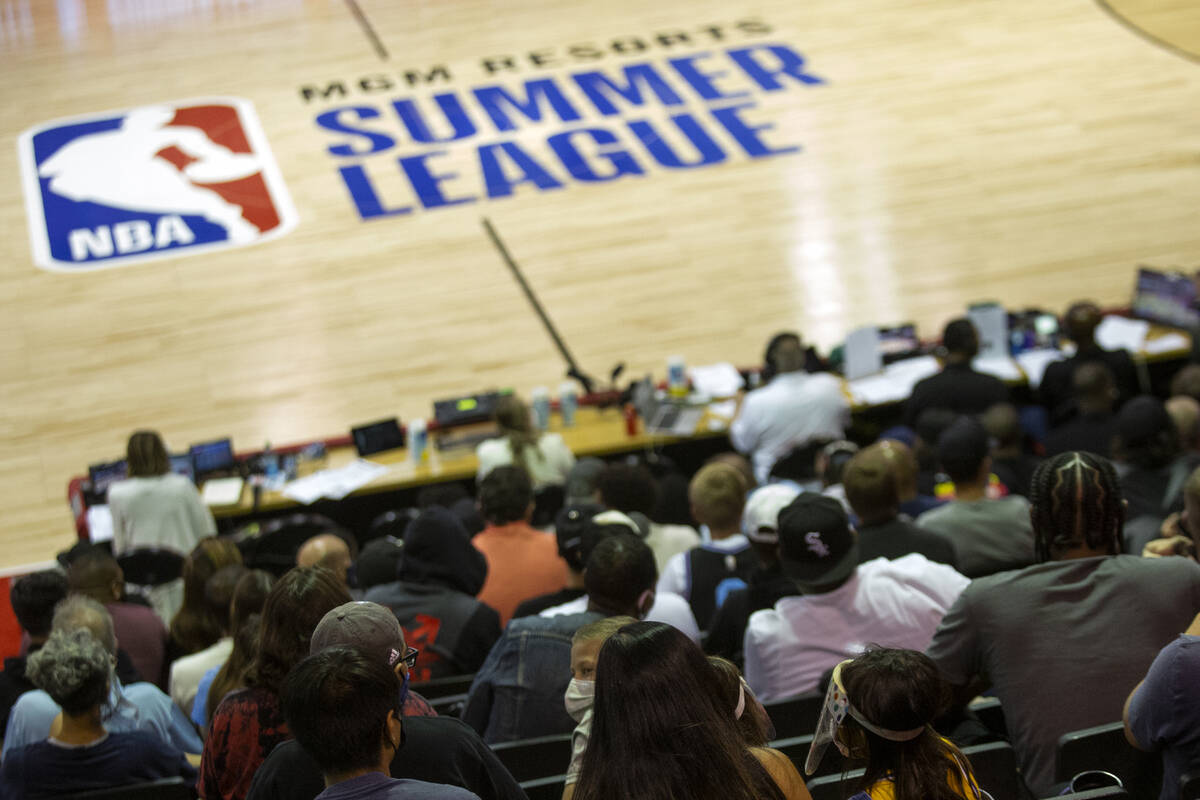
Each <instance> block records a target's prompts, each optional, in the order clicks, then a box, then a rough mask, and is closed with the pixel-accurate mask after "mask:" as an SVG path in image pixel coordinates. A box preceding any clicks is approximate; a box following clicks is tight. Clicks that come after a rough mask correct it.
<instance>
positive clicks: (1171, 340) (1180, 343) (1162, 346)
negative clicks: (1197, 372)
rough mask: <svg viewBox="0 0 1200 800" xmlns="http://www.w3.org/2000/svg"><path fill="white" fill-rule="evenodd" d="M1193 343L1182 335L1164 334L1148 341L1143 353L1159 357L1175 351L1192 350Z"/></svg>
mask: <svg viewBox="0 0 1200 800" xmlns="http://www.w3.org/2000/svg"><path fill="white" fill-rule="evenodd" d="M1191 347H1192V341H1191V339H1189V338H1188V337H1187V336H1185V335H1184V334H1182V333H1164V334H1163V335H1162V336H1159V337H1157V338H1155V339H1150V340H1148V341H1147V342H1146V343H1145V344H1143V345H1142V352H1143V353H1146V354H1147V355H1152V356H1154V355H1159V354H1160V353H1170V352H1173V351H1175V350H1190V349H1191Z"/></svg>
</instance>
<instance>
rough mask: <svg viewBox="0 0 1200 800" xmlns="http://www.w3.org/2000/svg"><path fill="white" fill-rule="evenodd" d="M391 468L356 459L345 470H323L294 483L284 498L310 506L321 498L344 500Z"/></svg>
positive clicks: (287, 487)
mask: <svg viewBox="0 0 1200 800" xmlns="http://www.w3.org/2000/svg"><path fill="white" fill-rule="evenodd" d="M390 469H391V468H390V467H387V466H384V465H383V464H376V463H375V462H374V461H367V460H366V459H365V458H359V459H356V460H354V461H352V462H350V463H349V464H347V465H346V466H344V467H339V468H337V469H323V470H321V471H320V472H314V473H313V474H312V475H309V476H307V477H304V478H301V479H299V480H295V481H292V482H291V483H289V484H288V485H287V486H285V487H284V488H283V495H284V497H290V498H291V499H292V500H295V501H296V502H297V503H303V504H304V505H308V504H309V503H312V502H315V501H317V500H319V499H321V498H322V497H328V498H329V499H331V500H341V499H342V498H343V497H345V496H346V495H348V494H350V493H351V492H353V491H354V490H355V489H361V488H362V487H364V486H366V485H367V484H368V483H370V482H371V481H373V480H375V479H376V478H378V477H379V476H380V475H383V474H384V473H386V472H388V471H389V470H390Z"/></svg>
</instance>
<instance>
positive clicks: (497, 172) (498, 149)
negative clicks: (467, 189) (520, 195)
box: [479, 142, 562, 197]
mask: <svg viewBox="0 0 1200 800" xmlns="http://www.w3.org/2000/svg"><path fill="white" fill-rule="evenodd" d="M500 153H503V154H504V155H505V156H507V157H508V160H509V161H511V162H512V163H513V164H515V165H516V167H517V168H518V169H520V170H521V174H520V175H519V176H517V177H513V178H510V177H508V175H506V174H505V170H504V165H503V164H502V163H501V161H500ZM479 166H480V167H481V168H482V170H483V182H484V184H485V185H486V186H487V194H488V197H508V196H509V195H511V194H512V193H513V187H514V186H519V185H521V184H522V183H532V184H533V185H534V186H536V187H538V188H539V189H541V190H542V191H545V190H547V189H561V188H562V184H561V183H559V181H558V179H557V178H555V177H554V176H553V175H551V174H550V173H549V172H548V171H546V168H545V167H543V166H542V165H541V164H539V163H538V162H537V161H535V160H534V159H533V157H532V156H531V155H529V154H528V153H526V152H525V151H524V150H522V149H521V147H520V145H518V144H517V143H516V142H500V143H499V144H485V145H483V146H482V147H480V148H479Z"/></svg>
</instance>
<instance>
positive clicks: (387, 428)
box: [350, 417, 404, 456]
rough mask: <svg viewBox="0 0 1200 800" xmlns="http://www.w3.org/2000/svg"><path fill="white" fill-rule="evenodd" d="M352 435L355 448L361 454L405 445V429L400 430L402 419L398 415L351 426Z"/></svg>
mask: <svg viewBox="0 0 1200 800" xmlns="http://www.w3.org/2000/svg"><path fill="white" fill-rule="evenodd" d="M350 436H351V437H352V438H353V439H354V449H355V450H357V451H358V454H359V455H360V456H369V455H373V454H374V453H382V452H383V451H385V450H396V449H397V448H400V447H404V431H402V430H400V420H399V418H397V417H392V418H391V419H383V420H380V421H379V422H372V423H370V424H368V425H359V426H358V427H356V428H351V429H350Z"/></svg>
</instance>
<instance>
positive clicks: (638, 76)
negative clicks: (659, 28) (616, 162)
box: [571, 64, 683, 117]
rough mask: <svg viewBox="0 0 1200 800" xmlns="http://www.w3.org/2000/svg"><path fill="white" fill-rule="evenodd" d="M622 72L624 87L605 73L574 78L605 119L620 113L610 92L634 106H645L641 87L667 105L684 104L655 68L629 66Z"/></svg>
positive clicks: (585, 73)
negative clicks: (610, 96)
mask: <svg viewBox="0 0 1200 800" xmlns="http://www.w3.org/2000/svg"><path fill="white" fill-rule="evenodd" d="M622 71H623V72H624V73H625V84H624V85H623V86H622V85H620V84H618V83H616V82H615V81H614V80H613V79H612V78H610V77H608V76H607V75H605V74H604V73H602V72H576V73H575V74H573V75H572V76H571V77H572V78H574V79H575V83H576V84H578V86H579V88H580V89H581V90H583V93H584V94H586V95H587V97H588V100H591V101H592V105H594V106H595V107H596V110H597V111H599V112H600V113H601V114H603V115H605V116H606V117H611V116H612V115H613V114H618V113H620V111H619V110H618V109H617V107H616V106H615V105H613V102H612V100H610V99H609V94H610V93H611V94H615V95H618V96H620V97H623V98H625V100H627V101H628V102H630V103H632V104H633V105H635V106H640V105H642V103H643V102H644V100H643V99H642V89H641V85H644V86H645V87H646V88H648V89H649V90H650V91H652V92H653V93H654V96H655V97H657V98H658V101H659V102H660V103H662V104H663V105H664V106H678V105H683V98H682V97H680V96H679V95H678V93H676V91H675V90H674V89H672V88H671V84H669V83H667V81H666V80H665V79H664V78H663V77H662V76H661V75H659V74H658V70H656V69H655V68H654V67H653V66H652V65H650V64H630V65H629V66H627V67H625V68H624V70H622Z"/></svg>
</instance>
